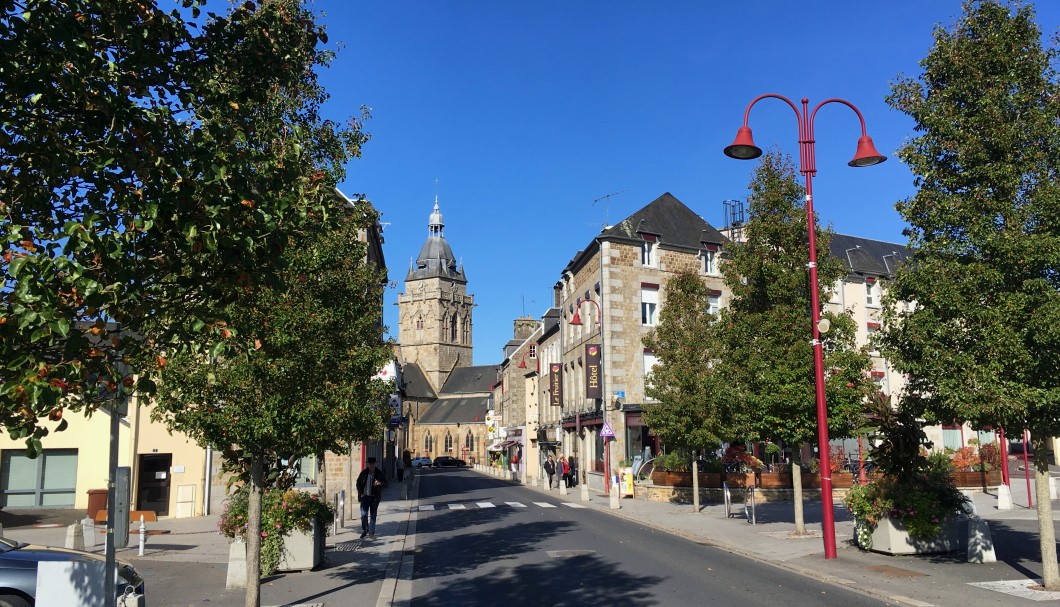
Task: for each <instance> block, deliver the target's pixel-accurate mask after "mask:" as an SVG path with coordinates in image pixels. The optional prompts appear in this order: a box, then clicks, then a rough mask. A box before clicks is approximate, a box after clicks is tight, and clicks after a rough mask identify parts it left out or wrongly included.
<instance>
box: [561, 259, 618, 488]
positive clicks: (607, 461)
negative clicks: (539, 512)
mask: <svg viewBox="0 0 1060 607" xmlns="http://www.w3.org/2000/svg"><path fill="white" fill-rule="evenodd" d="M602 263H603V262H602V261H601V264H602ZM583 303H591V304H593V305H594V306H596V325H597V326H598V327H600V325H601V324H602V323H603V317H604V311H603V309H602V308H600V304H598V303H596V302H595V301H593V300H592V299H580V298H579V299H578V301H577V303H576V304H575V306H574V316H571V319H570V320H569V321H568V324H571V325H574V326H581V325H583V324H585V323H583V322H582V317H581V314H580V311H581V307H582V304H583ZM603 336H604V331H603V327H600V350H601V351H602V350H603V349H604V346H603ZM603 362H604V360H603V354H602V353H601V357H600V364H601V368H602V365H603ZM600 375H601V384H600V385H601V388H600V390H601V394H603V395H604V398H601V403H602V409H603V411H602V415H603V419H604V421H607V417H608V416H607V398H606V394H607V393H606V392H604V391H603V375H604V374H603V373H601V374H600ZM579 426H580V423H579ZM610 442H611V439H610V438H608V437H604V495H610V494H611V447H610V444H609V443H610ZM584 460H585V454H584V449H583V454H582V465H583V466H584V465H585V461H584Z"/></svg>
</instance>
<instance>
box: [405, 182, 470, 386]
mask: <svg viewBox="0 0 1060 607" xmlns="http://www.w3.org/2000/svg"><path fill="white" fill-rule="evenodd" d="M444 227H445V224H444V223H443V222H442V213H441V211H439V210H438V199H437V197H435V201H434V211H433V212H432V213H431V217H430V221H429V223H428V226H427V242H425V243H423V247H422V248H421V249H420V254H419V257H417V258H416V261H415V263H414V265H413V266H412V267H410V268H409V273H408V275H407V276H405V293H404V294H399V295H398V301H397V305H398V331H399V340H400V342H401V357H402V358H403V359H404V360H403V361H402V362H404V363H416V364H417V365H419V367H420V369H421V370H422V371H423V374H424V375H426V376H427V379H428V380H429V381H430V382H431V385H432V387H433V388H434V389H435V391H438V390H439V389H441V387H442V384H444V383H445V380H446V379H447V378H448V377H449V373H451V372H452V370H453V369H455V368H457V367H470V366H471V336H472V333H471V310H472V308H473V307H474V306H475V298H474V296H472V295H468V294H467V277H466V276H464V268H463V266H458V265H457V263H456V258H455V257H454V256H453V250H452V249H450V248H449V243H447V242H446V241H445V236H444V235H443V228H444Z"/></svg>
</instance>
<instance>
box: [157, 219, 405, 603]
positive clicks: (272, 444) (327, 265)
mask: <svg viewBox="0 0 1060 607" xmlns="http://www.w3.org/2000/svg"><path fill="white" fill-rule="evenodd" d="M342 204H345V202H343V203H342ZM329 217H330V219H324V218H321V220H320V222H319V225H318V226H317V228H316V229H314V230H300V231H299V232H297V233H292V234H290V238H291V240H292V242H291V245H290V246H288V247H287V248H286V249H285V251H286V253H285V255H286V257H287V259H286V261H287V263H288V265H287V267H286V268H285V269H284V270H283V272H282V273H281V282H280V283H279V284H277V285H272V286H267V287H262V286H258V287H253V288H251V287H248V288H246V289H245V290H244V292H243V297H242V298H241V299H240V300H239V301H236V302H233V303H231V304H229V306H228V308H227V309H226V310H225V314H224V316H225V317H226V318H228V320H227V321H226V322H225V323H224V325H223V326H222V327H221V331H223V332H225V334H226V335H228V336H229V338H230V340H231V341H232V342H233V343H232V345H231V347H230V348H229V349H228V351H227V353H226V354H222V355H220V356H218V357H216V358H213V359H211V358H207V357H203V356H202V355H201V354H199V353H197V352H195V351H193V350H185V351H183V352H180V353H178V354H176V355H175V356H173V357H172V358H171V359H170V360H169V361H168V364H167V365H166V366H165V368H164V369H163V370H162V374H161V379H162V381H161V382H160V383H159V388H158V394H157V398H156V403H155V407H154V408H153V410H152V417H154V418H155V419H161V420H163V421H165V422H166V424H167V425H168V426H169V427H170V428H172V429H174V430H178V431H180V432H183V433H185V434H187V435H188V436H190V437H192V438H193V439H194V440H195V441H197V442H198V443H199V444H200V445H203V446H206V445H211V446H213V447H215V448H218V449H220V450H221V452H222V453H223V456H224V459H225V469H226V471H228V472H230V473H232V474H234V475H235V477H236V478H238V479H240V480H241V481H243V482H244V483H245V484H246V485H247V487H248V489H249V495H248V529H247V554H248V558H247V573H248V575H247V579H248V580H252V582H251V583H250V584H249V585H248V592H247V596H248V600H247V605H248V606H250V605H256V604H257V603H256V601H257V595H258V580H259V579H260V572H259V555H260V545H261V532H262V531H265V532H268V531H269V530H262V529H261V527H260V522H261V494H262V490H263V489H264V488H268V487H270V486H275V485H276V483H277V479H278V478H282V473H283V472H284V470H285V469H286V467H287V463H288V462H296V461H298V459H299V458H300V457H304V456H308V455H317V456H319V457H322V456H323V454H324V452H325V451H332V452H335V453H348V452H349V450H350V447H351V445H352V443H353V442H355V441H362V440H367V439H369V438H371V437H372V436H378V435H379V433H380V432H381V430H382V428H383V423H384V420H386V419H388V417H389V414H390V409H389V404H388V399H387V396H388V394H389V392H390V386H389V384H388V383H386V382H383V381H381V380H376V379H373V377H374V376H375V375H376V373H377V372H378V370H379V369H381V368H382V367H383V366H384V364H385V363H386V361H387V360H389V358H390V357H391V349H390V346H389V345H388V344H386V343H384V341H383V339H382V324H381V318H382V309H381V305H380V302H381V301H382V294H383V287H384V285H385V276H384V273H383V272H382V271H380V270H379V269H377V268H375V267H374V266H373V265H372V264H370V263H368V262H367V256H366V250H365V245H364V243H363V242H361V241H360V240H359V239H358V233H359V232H360V231H361V230H363V229H371V228H372V226H373V225H374V224H375V221H376V216H375V213H374V212H372V211H371V209H370V207H369V206H368V204H367V203H366V202H363V201H361V202H357V203H355V206H354V207H353V208H352V209H349V210H348V211H347V210H345V209H341V208H337V209H333V212H332V213H331V214H330V216H329ZM251 596H253V597H254V598H253V599H251V598H250V597H251Z"/></svg>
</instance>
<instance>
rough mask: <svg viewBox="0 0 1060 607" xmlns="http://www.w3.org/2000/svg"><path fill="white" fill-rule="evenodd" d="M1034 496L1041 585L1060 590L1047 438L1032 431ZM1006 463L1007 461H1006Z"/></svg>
mask: <svg viewBox="0 0 1060 607" xmlns="http://www.w3.org/2000/svg"><path fill="white" fill-rule="evenodd" d="M1033 437H1034V438H1033V439H1032V442H1031V444H1033V445H1034V498H1035V499H1036V500H1038V543H1039V545H1040V547H1041V551H1042V585H1043V586H1045V589H1046V590H1051V591H1057V590H1060V570H1058V568H1057V562H1056V531H1055V530H1054V528H1053V503H1052V501H1051V500H1050V499H1049V457H1048V454H1047V453H1046V449H1047V448H1048V445H1047V444H1046V441H1047V440H1048V438H1047V437H1046V436H1045V435H1044V434H1039V433H1034V434H1033ZM1006 463H1007V462H1006Z"/></svg>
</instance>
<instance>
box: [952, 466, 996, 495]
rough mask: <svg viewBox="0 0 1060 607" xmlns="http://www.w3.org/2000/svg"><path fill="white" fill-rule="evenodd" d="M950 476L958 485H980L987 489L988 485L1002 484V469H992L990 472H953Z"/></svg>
mask: <svg viewBox="0 0 1060 607" xmlns="http://www.w3.org/2000/svg"><path fill="white" fill-rule="evenodd" d="M950 476H952V477H953V480H954V481H955V482H956V483H957V486H958V487H979V488H981V489H984V490H985V489H986V488H988V487H997V486H998V485H1000V484H1001V470H1000V469H998V470H991V471H990V472H982V471H977V472H963V471H962V472H951V473H950Z"/></svg>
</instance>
